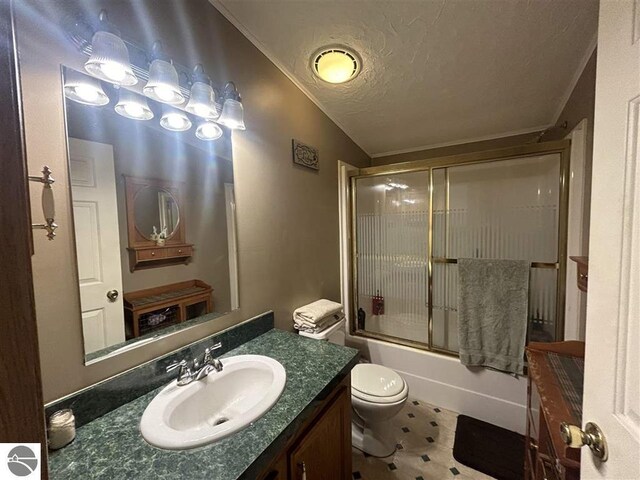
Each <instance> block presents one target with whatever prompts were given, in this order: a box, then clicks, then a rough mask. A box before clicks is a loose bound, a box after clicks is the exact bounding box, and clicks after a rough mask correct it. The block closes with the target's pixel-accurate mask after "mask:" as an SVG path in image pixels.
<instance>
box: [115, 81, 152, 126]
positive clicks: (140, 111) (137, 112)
mask: <svg viewBox="0 0 640 480" xmlns="http://www.w3.org/2000/svg"><path fill="white" fill-rule="evenodd" d="M115 110H116V113H118V114H119V115H122V116H123V117H127V118H131V119H133V120H151V119H152V118H153V112H152V111H151V109H150V108H149V105H148V104H147V99H146V98H144V97H142V96H140V95H138V94H136V93H134V92H131V91H129V90H125V89H124V88H121V89H120V96H119V99H118V103H117V104H116V107H115Z"/></svg>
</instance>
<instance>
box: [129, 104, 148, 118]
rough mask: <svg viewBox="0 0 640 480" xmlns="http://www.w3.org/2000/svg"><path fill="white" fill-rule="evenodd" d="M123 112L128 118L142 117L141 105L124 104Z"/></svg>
mask: <svg viewBox="0 0 640 480" xmlns="http://www.w3.org/2000/svg"><path fill="white" fill-rule="evenodd" d="M124 111H125V112H127V114H128V115H129V116H130V117H135V118H139V117H142V116H143V115H144V109H143V108H142V105H139V104H137V103H127V104H125V106H124Z"/></svg>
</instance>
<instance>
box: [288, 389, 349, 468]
mask: <svg viewBox="0 0 640 480" xmlns="http://www.w3.org/2000/svg"><path fill="white" fill-rule="evenodd" d="M340 388H342V391H341V392H340V393H339V394H338V395H337V396H336V398H335V400H334V401H333V402H332V403H331V405H330V406H329V407H328V408H327V409H326V410H325V411H324V412H323V413H322V414H321V415H320V416H319V417H318V421H317V422H316V423H315V424H314V425H313V427H312V428H311V429H310V430H309V432H308V433H307V434H306V435H304V436H303V437H302V439H301V440H300V443H298V445H297V446H296V447H295V449H294V450H293V451H292V452H291V455H290V462H289V466H290V472H291V478H292V479H293V480H340V479H345V480H346V479H348V478H351V399H350V393H349V389H348V388H345V387H340Z"/></svg>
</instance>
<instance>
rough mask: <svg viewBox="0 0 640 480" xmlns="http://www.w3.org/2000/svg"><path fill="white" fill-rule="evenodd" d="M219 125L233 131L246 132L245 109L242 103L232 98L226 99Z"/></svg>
mask: <svg viewBox="0 0 640 480" xmlns="http://www.w3.org/2000/svg"><path fill="white" fill-rule="evenodd" d="M218 123H221V124H222V125H224V126H225V127H228V128H230V129H232V130H245V129H246V127H245V126H244V108H243V107H242V103H240V102H239V101H237V100H233V99H231V98H228V99H226V100H225V101H224V105H223V106H222V113H221V114H220V118H219V119H218Z"/></svg>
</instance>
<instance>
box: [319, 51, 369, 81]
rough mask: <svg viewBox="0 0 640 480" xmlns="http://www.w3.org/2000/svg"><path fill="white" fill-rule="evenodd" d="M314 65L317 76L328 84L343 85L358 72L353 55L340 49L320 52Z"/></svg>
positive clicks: (357, 65) (356, 62)
mask: <svg viewBox="0 0 640 480" xmlns="http://www.w3.org/2000/svg"><path fill="white" fill-rule="evenodd" d="M314 63H315V64H314V68H315V71H316V73H317V74H318V76H319V77H320V78H321V79H322V80H324V81H325V82H329V83H344V82H346V81H348V80H351V79H352V78H353V77H355V76H356V75H357V74H358V71H359V64H358V61H357V60H356V57H355V55H352V54H351V53H349V52H347V51H346V50H341V49H335V50H329V51H325V52H322V53H321V54H319V55H318V56H317V57H316V60H315V62H314Z"/></svg>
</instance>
